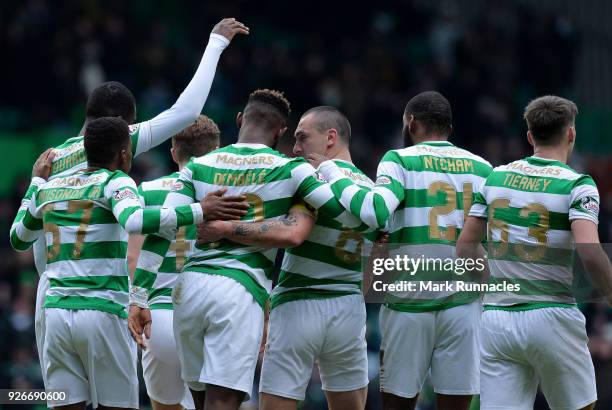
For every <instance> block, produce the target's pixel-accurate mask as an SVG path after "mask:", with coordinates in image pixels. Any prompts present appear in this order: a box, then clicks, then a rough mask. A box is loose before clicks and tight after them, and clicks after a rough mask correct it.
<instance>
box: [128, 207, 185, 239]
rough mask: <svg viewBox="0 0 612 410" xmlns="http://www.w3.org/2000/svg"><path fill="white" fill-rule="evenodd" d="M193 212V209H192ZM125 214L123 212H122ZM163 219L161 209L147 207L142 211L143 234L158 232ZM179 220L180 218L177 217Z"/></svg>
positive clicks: (177, 209) (177, 211) (177, 210)
mask: <svg viewBox="0 0 612 410" xmlns="http://www.w3.org/2000/svg"><path fill="white" fill-rule="evenodd" d="M180 208H181V207H178V208H176V213H177V214H178V213H179V209H180ZM190 213H191V210H190ZM122 214H123V213H122ZM160 219H161V211H160V210H159V209H145V210H143V211H142V229H141V233H142V234H145V235H146V234H149V233H156V232H159V223H160ZM177 220H178V218H177Z"/></svg>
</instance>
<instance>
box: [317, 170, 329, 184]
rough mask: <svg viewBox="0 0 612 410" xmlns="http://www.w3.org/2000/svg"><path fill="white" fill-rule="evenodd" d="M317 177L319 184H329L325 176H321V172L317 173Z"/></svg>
mask: <svg viewBox="0 0 612 410" xmlns="http://www.w3.org/2000/svg"><path fill="white" fill-rule="evenodd" d="M315 177H316V178H317V181H319V182H327V180H326V179H325V177H323V175H321V174H320V173H319V171H315Z"/></svg>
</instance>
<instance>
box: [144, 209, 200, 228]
mask: <svg viewBox="0 0 612 410" xmlns="http://www.w3.org/2000/svg"><path fill="white" fill-rule="evenodd" d="M174 211H175V212H176V226H177V227H181V226H187V225H193V224H194V221H195V219H194V214H193V210H192V209H191V206H190V205H181V206H177V207H176V208H174ZM145 212H146V211H145ZM158 225H159V222H158ZM158 229H159V228H158Z"/></svg>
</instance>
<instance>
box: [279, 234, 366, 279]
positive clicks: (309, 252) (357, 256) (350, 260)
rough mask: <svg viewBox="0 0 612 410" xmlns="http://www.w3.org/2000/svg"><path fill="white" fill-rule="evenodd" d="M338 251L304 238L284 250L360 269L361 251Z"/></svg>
mask: <svg viewBox="0 0 612 410" xmlns="http://www.w3.org/2000/svg"><path fill="white" fill-rule="evenodd" d="M339 251H342V250H340V249H337V248H335V247H331V246H327V245H321V244H320V243H316V242H311V241H309V240H306V241H304V242H303V243H302V244H301V245H300V246H297V247H295V248H289V249H287V251H286V252H287V253H289V254H291V255H296V256H301V257H303V258H308V259H313V260H316V261H319V262H323V263H327V264H329V265H333V266H337V267H339V268H342V269H347V270H351V271H354V272H359V271H361V252H357V253H353V252H348V251H342V252H339Z"/></svg>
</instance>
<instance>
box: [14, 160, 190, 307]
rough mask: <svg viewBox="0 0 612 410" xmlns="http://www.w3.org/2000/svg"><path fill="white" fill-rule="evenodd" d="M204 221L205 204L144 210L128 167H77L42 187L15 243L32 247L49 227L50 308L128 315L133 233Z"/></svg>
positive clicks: (46, 238)
mask: <svg viewBox="0 0 612 410" xmlns="http://www.w3.org/2000/svg"><path fill="white" fill-rule="evenodd" d="M201 220H202V210H201V207H200V205H199V204H194V206H187V207H180V208H176V209H172V210H168V209H165V210H143V208H142V206H141V203H140V199H139V197H138V191H137V187H136V183H135V182H134V181H133V180H132V179H131V178H130V177H129V176H128V175H126V174H125V173H123V172H122V171H108V170H105V169H101V170H98V171H95V172H77V173H76V174H73V175H69V176H65V177H58V178H55V179H53V180H52V181H49V182H47V183H44V184H42V185H40V186H38V187H37V190H36V191H35V192H34V193H33V196H32V200H31V201H30V202H29V205H28V209H27V210H26V211H25V214H24V215H23V218H22V219H21V220H20V221H16V222H15V224H14V226H15V228H14V229H13V230H11V245H12V246H13V248H15V249H16V250H26V249H28V248H29V247H30V246H31V245H32V243H33V242H34V241H36V240H37V239H39V238H40V235H41V233H43V232H44V240H43V241H42V242H43V243H44V244H45V246H46V251H47V254H46V258H47V262H46V269H45V273H46V275H47V277H48V278H49V282H50V287H49V289H48V290H47V294H46V298H45V304H44V307H46V308H61V309H93V310H100V311H104V312H108V313H112V314H115V315H118V316H119V317H122V318H125V317H127V312H126V307H127V305H128V296H129V293H128V292H129V276H128V271H127V263H126V254H127V240H128V234H127V232H130V233H143V234H146V233H153V232H158V231H160V229H161V230H162V231H168V233H169V234H170V232H174V231H175V229H176V228H177V227H178V226H185V225H188V224H193V223H194V222H199V221H201ZM126 231H127V232H126Z"/></svg>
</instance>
